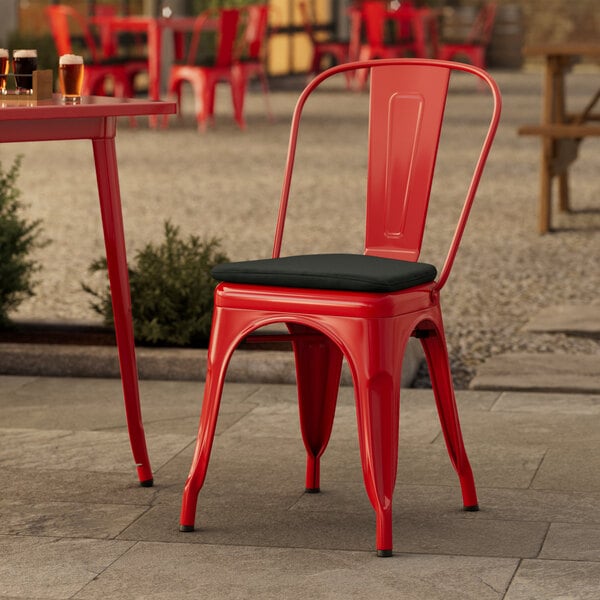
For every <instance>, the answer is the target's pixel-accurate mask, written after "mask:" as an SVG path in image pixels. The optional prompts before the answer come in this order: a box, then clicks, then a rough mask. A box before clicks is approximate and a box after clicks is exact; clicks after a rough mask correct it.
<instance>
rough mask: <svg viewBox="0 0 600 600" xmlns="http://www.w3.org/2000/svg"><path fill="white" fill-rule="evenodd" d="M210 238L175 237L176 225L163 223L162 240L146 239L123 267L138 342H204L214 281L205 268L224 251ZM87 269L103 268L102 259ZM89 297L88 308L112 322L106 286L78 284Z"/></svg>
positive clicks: (222, 258) (221, 257) (219, 259)
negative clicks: (131, 264) (154, 242)
mask: <svg viewBox="0 0 600 600" xmlns="http://www.w3.org/2000/svg"><path fill="white" fill-rule="evenodd" d="M218 248H219V242H218V241H217V240H215V239H212V240H209V241H204V242H203V241H201V240H200V239H199V238H198V237H196V236H193V235H191V236H190V237H189V238H188V239H187V241H186V240H182V239H181V238H180V237H179V228H178V227H175V226H173V225H171V224H170V222H168V221H167V222H166V223H165V240H164V242H163V243H162V244H161V245H159V246H154V245H152V244H147V245H146V246H145V247H144V248H143V249H142V250H140V251H139V252H138V253H137V255H136V257H135V266H134V267H129V282H130V286H131V310H132V314H133V329H134V335H135V338H136V340H137V341H138V342H140V343H145V344H151V345H160V346H165V345H169V346H204V345H206V343H207V341H208V337H209V335H210V326H211V321H212V306H213V292H214V289H215V286H216V281H215V280H214V279H213V278H212V277H211V275H210V270H211V269H212V267H213V266H215V265H216V264H219V263H223V262H227V261H228V259H227V257H226V256H225V255H224V254H222V253H221V252H219V251H218ZM89 270H90V273H96V272H98V271H104V272H105V271H106V259H105V258H100V259H98V260H96V261H94V262H93V263H92V264H91V265H90V269H89ZM82 287H83V289H84V290H85V291H86V292H88V293H90V294H92V295H93V296H94V298H95V300H94V301H92V303H91V306H92V308H93V309H94V310H95V311H96V312H97V313H99V314H100V315H102V316H103V319H104V323H105V325H107V326H111V327H112V326H113V313H112V305H111V300H110V289H109V287H108V286H107V287H106V288H105V289H104V290H102V291H100V292H98V291H95V290H93V289H92V288H91V287H90V286H88V285H85V284H82Z"/></svg>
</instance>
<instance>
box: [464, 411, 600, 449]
mask: <svg viewBox="0 0 600 600" xmlns="http://www.w3.org/2000/svg"><path fill="white" fill-rule="evenodd" d="M586 417H587V418H585V419H582V418H581V415H580V414H577V413H573V414H569V413H560V416H559V417H558V418H560V422H561V427H557V414H556V413H555V414H552V413H550V414H546V413H544V412H542V411H540V410H538V411H535V412H534V411H531V412H529V413H528V415H527V419H524V418H523V412H519V411H515V412H513V411H494V425H495V426H494V428H490V427H489V422H490V414H489V413H484V412H471V411H469V412H468V413H465V414H464V415H463V418H462V419H461V425H462V431H463V436H464V438H465V440H467V441H468V443H469V444H476V443H479V442H482V441H486V442H487V443H489V444H496V445H498V446H502V445H505V444H506V445H510V444H517V445H521V446H530V445H531V446H550V445H553V444H568V443H570V442H577V441H579V440H581V439H587V440H589V441H590V442H591V441H594V440H596V441H597V442H598V444H599V445H600V414H597V415H596V414H594V415H586Z"/></svg>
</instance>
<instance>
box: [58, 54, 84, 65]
mask: <svg viewBox="0 0 600 600" xmlns="http://www.w3.org/2000/svg"><path fill="white" fill-rule="evenodd" d="M58 63H59V64H60V65H82V64H83V56H78V55H77V54H63V55H62V56H61V57H60V59H59V61H58Z"/></svg>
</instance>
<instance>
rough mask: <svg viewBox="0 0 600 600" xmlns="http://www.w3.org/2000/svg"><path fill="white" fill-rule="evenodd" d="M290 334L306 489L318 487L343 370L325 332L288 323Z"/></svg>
mask: <svg viewBox="0 0 600 600" xmlns="http://www.w3.org/2000/svg"><path fill="white" fill-rule="evenodd" d="M288 329H289V330H290V332H291V333H292V334H297V337H296V338H295V339H294V340H293V342H292V344H293V348H294V354H295V359H296V378H297V381H298V405H299V412H300V429H301V431H302V439H303V441H304V446H305V448H306V483H305V489H306V491H307V492H309V493H316V492H319V491H320V462H321V456H322V455H323V453H324V452H325V449H326V448H327V444H328V442H329V438H330V436H331V429H332V427H333V419H334V416H335V406H336V401H337V395H338V388H339V384H340V374H341V370H342V358H343V355H342V352H341V350H340V349H339V348H338V347H337V345H336V344H335V343H334V342H332V341H331V340H330V339H329V338H328V337H327V336H325V335H323V334H321V333H319V332H317V331H315V330H314V329H311V328H309V327H304V326H302V325H294V324H288Z"/></svg>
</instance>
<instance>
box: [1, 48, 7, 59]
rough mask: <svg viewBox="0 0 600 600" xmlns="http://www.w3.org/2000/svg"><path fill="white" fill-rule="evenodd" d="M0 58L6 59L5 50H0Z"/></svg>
mask: <svg viewBox="0 0 600 600" xmlns="http://www.w3.org/2000/svg"><path fill="white" fill-rule="evenodd" d="M0 58H8V50H7V49H6V48H0Z"/></svg>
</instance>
